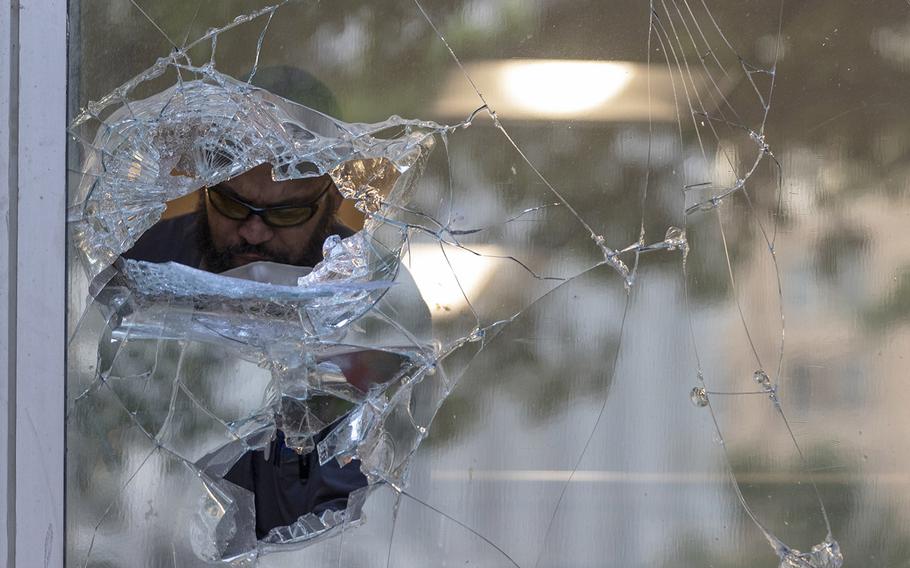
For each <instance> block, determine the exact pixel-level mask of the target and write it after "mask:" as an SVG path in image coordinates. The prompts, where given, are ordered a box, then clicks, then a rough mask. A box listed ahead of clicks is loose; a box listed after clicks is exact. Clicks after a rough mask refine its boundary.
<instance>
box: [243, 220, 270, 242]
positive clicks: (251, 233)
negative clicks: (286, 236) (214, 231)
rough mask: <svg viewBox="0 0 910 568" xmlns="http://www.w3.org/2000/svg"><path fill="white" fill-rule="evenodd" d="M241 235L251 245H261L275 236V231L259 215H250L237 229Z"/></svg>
mask: <svg viewBox="0 0 910 568" xmlns="http://www.w3.org/2000/svg"><path fill="white" fill-rule="evenodd" d="M237 233H238V234H239V235H240V237H241V238H242V239H243V240H245V241H246V242H247V243H249V244H251V245H259V244H262V243H264V242H266V241H268V240H270V239H271V238H272V237H274V236H275V231H274V230H273V229H272V228H271V227H269V226H268V225H266V224H265V223H263V222H262V219H260V218H259V216H258V215H250V216H249V217H248V218H247V219H246V220H245V221H244V222H243V223H241V224H240V228H239V229H238V230H237Z"/></svg>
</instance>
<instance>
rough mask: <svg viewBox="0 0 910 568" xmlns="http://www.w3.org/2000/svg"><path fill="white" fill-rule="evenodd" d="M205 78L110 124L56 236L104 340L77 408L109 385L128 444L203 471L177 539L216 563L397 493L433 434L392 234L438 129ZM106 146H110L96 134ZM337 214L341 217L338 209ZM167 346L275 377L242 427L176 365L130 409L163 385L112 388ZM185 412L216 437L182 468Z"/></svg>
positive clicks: (417, 300) (422, 358) (428, 382)
mask: <svg viewBox="0 0 910 568" xmlns="http://www.w3.org/2000/svg"><path fill="white" fill-rule="evenodd" d="M201 72H202V71H201ZM204 73H205V74H207V76H208V77H209V78H211V77H212V76H213V75H217V72H215V71H214V70H212V69H206V70H204ZM217 79H218V80H217V81H197V82H189V81H185V82H183V83H181V84H180V85H179V86H178V87H175V88H171V89H168V90H166V91H164V92H161V93H158V94H156V95H152V96H151V97H149V98H147V99H144V100H141V101H133V102H131V103H130V104H129V105H125V106H124V107H122V108H120V109H119V110H115V111H114V112H112V113H110V115H109V117H108V118H106V121H107V122H106V123H104V124H103V125H101V126H103V128H101V127H99V129H98V132H99V134H98V135H97V136H96V139H95V141H94V143H93V144H91V145H89V146H88V147H87V154H86V159H85V162H84V171H85V177H84V179H83V183H82V185H81V186H80V188H79V195H78V196H77V200H76V202H77V203H78V204H79V206H78V207H79V210H77V213H76V215H74V217H72V218H71V222H72V224H73V227H74V229H75V230H74V233H73V234H74V241H75V243H76V245H77V247H78V249H79V250H80V252H81V253H82V254H83V258H84V261H85V264H86V266H87V268H88V270H89V274H90V275H94V276H95V278H94V281H93V284H92V286H91V290H92V295H93V297H94V307H95V308H96V309H99V310H100V311H101V312H102V313H103V314H105V316H104V317H105V321H106V322H107V325H106V330H107V331H106V332H105V333H103V334H102V336H101V338H100V339H99V359H98V365H97V368H98V371H97V375H96V378H95V381H94V383H93V384H97V385H99V386H90V387H89V388H87V389H85V391H84V392H82V393H81V394H80V395H79V396H78V397H76V400H75V403H77V404H78V403H79V402H81V401H84V400H88V399H90V398H91V397H93V396H95V394H96V389H97V388H102V385H103V388H107V389H109V390H111V392H113V393H114V395H115V396H116V397H117V400H118V404H120V405H121V406H122V407H123V409H124V410H125V411H126V412H127V414H128V416H129V417H130V420H131V421H132V423H133V424H132V428H135V429H138V430H139V431H140V432H142V433H144V435H145V436H146V437H147V438H149V440H150V441H152V442H154V444H155V447H156V448H157V449H158V451H160V452H163V453H166V454H168V455H170V456H171V457H172V458H174V459H178V460H180V461H182V462H183V463H184V464H185V465H186V466H187V467H189V468H190V469H192V470H193V471H195V472H196V474H197V476H198V479H199V483H201V484H202V486H203V487H204V488H205V490H204V491H202V493H201V495H202V497H201V502H200V503H199V506H198V509H197V514H196V515H195V517H194V520H193V521H191V531H190V533H191V534H192V545H193V549H194V550H195V551H196V553H197V554H198V555H199V556H201V557H203V558H206V559H209V560H218V559H222V560H223V559H227V558H233V557H237V556H244V555H254V556H255V555H258V554H260V553H261V552H262V551H263V550H265V549H266V548H268V547H269V546H273V545H283V544H300V543H304V542H309V541H312V540H313V539H315V538H317V537H321V536H323V535H327V534H330V533H331V532H332V529H335V528H340V527H341V526H343V525H345V524H350V523H352V522H357V521H358V519H359V518H360V508H361V507H362V504H363V500H364V499H365V497H366V493H367V490H368V489H369V487H370V486H372V485H374V484H375V483H378V482H391V483H400V480H401V479H402V477H403V476H404V475H405V473H406V469H407V458H408V457H409V456H410V455H411V454H412V453H413V451H414V449H415V448H416V446H417V445H418V444H419V443H420V441H421V439H422V438H423V437H424V436H425V434H426V427H427V426H428V420H430V419H431V418H432V416H424V415H420V414H417V413H412V409H411V405H412V397H413V396H423V397H427V396H429V397H431V398H432V397H435V398H436V399H437V400H436V401H435V402H433V403H431V404H432V405H433V406H434V407H438V404H439V403H440V402H441V398H440V397H444V396H445V393H446V392H447V387H446V386H445V378H444V374H443V373H442V372H437V369H436V360H437V358H438V353H437V347H436V346H435V345H434V344H433V343H432V341H430V336H431V334H430V333H429V330H430V318H429V312H428V310H427V309H426V306H425V304H424V303H423V300H422V297H421V294H420V292H419V290H418V289H417V287H416V286H415V284H414V281H413V280H412V279H411V278H410V276H409V275H408V273H407V270H406V269H404V268H402V267H401V262H400V257H401V256H402V247H403V246H404V245H405V243H406V234H407V228H408V223H407V222H405V221H403V220H401V219H400V217H402V216H403V215H406V214H407V207H406V204H407V201H408V196H409V195H410V192H411V189H412V186H413V185H414V184H415V183H416V181H417V180H418V179H419V177H420V173H421V171H422V168H423V163H424V162H425V161H426V157H427V155H428V154H429V152H430V150H431V149H432V148H433V145H434V136H436V135H437V134H438V133H439V132H442V131H444V129H443V128H442V127H437V129H436V131H434V130H433V128H432V126H431V125H429V124H428V123H423V124H421V125H420V126H419V127H416V128H411V127H410V126H407V127H401V125H402V124H403V123H405V122H406V121H404V120H401V119H394V120H392V121H390V122H389V123H388V124H380V125H375V126H374V125H356V126H355V125H346V124H344V123H341V122H339V121H337V120H335V119H333V118H331V117H328V116H325V115H321V114H319V113H317V112H315V111H312V110H311V109H308V108H306V107H303V106H301V105H296V104H295V103H291V102H290V101H285V100H283V99H280V98H278V97H275V96H274V95H271V94H270V93H268V92H266V91H263V90H261V89H251V88H249V86H248V85H247V84H245V83H240V82H237V81H234V80H233V79H230V78H229V77H226V76H220V75H219V76H218V77H217ZM226 94H231V95H232V96H226ZM264 103H268V104H264ZM220 105H226V106H227V107H228V108H229V110H230V112H227V111H226V109H225V108H224V107H223V106H220ZM238 116H240V117H242V118H239V119H238V118H237V117H238ZM243 117H245V118H243ZM82 120H90V117H83V118H82ZM291 121H294V122H291ZM290 124H293V125H294V127H293V128H289V125H290ZM111 129H117V130H118V132H120V133H121V136H118V137H117V138H116V140H112V139H110V138H106V137H105V136H104V135H103V132H105V131H108V130H111ZM396 129H397V131H398V132H399V135H398V136H397V137H393V136H387V137H385V138H383V139H376V138H373V137H372V136H371V132H374V131H385V132H389V131H391V130H396ZM99 157H101V159H100V160H99V159H98V158H99ZM175 198H176V199H175ZM343 202H344V203H350V204H353V206H352V207H351V208H349V209H348V210H347V211H346V212H345V211H343V209H342V208H341V205H342V203H343ZM162 213H163V214H164V215H163V217H164V218H163V219H162V220H160V221H157V222H156V219H157V218H158V217H160V216H161V215H162ZM345 216H347V219H349V220H350V221H349V224H346V223H345V222H344V221H345ZM355 229H357V230H355ZM121 253H122V255H121ZM109 259H114V260H113V262H112V263H110V264H109ZM108 264H109V265H108ZM386 311H390V312H392V313H396V312H397V313H404V314H405V315H399V316H398V317H396V318H395V319H394V320H393V319H391V318H390V317H388V316H387V315H386V314H385V312H386ZM162 342H165V343H167V342H176V344H177V345H178V346H179V347H178V349H179V352H180V353H181V355H180V358H181V359H180V360H182V359H183V357H184V355H183V353H185V352H186V350H187V349H197V347H194V346H200V345H201V346H206V348H208V349H210V350H215V352H216V353H217V356H216V358H217V360H218V361H220V362H221V363H224V362H225V361H234V360H236V361H239V362H243V361H246V362H248V363H253V364H254V365H255V366H256V367H257V368H259V369H262V370H265V371H267V372H268V373H269V375H270V379H269V380H268V382H267V383H266V385H265V387H264V388H263V389H261V392H260V393H259V396H258V398H257V397H255V396H253V397H247V399H246V400H245V401H244V402H243V405H242V408H243V409H244V410H243V411H239V412H238V411H234V412H233V414H229V413H228V414H227V415H224V414H221V413H218V412H216V411H215V410H214V408H213V407H209V406H208V405H205V404H203V403H202V402H201V401H202V400H203V398H204V397H203V395H202V394H200V393H199V392H197V390H195V389H194V387H193V386H192V382H193V381H194V380H195V379H194V378H193V377H190V376H184V375H183V374H182V373H181V372H180V369H181V366H180V365H179V364H178V369H177V370H176V371H175V377H174V378H173V379H172V380H173V382H172V383H171V385H170V388H169V389H168V388H164V389H162V388H155V389H152V390H149V391H147V392H146V393H145V394H144V395H139V396H140V400H141V401H142V402H141V403H139V402H137V401H136V400H135V398H134V396H135V395H136V393H130V392H127V391H129V389H131V388H132V387H130V386H128V385H129V384H130V382H131V381H132V380H133V379H135V378H136V377H140V376H141V377H143V379H142V380H143V381H146V384H148V381H149V380H151V379H153V377H155V376H157V375H156V374H155V373H141V372H140V373H134V372H132V371H129V372H123V371H122V370H121V369H122V368H123V367H122V365H123V361H129V360H132V356H131V355H130V352H131V350H132V351H135V350H136V349H138V350H139V351H142V350H143V349H145V351H146V352H151V348H150V347H148V346H150V345H154V346H155V348H154V350H153V353H154V357H155V358H156V359H157V357H158V356H159V355H161V356H173V351H170V350H168V349H161V348H160V347H159V345H160V344H161V343H162ZM154 364H155V366H156V367H157V364H158V362H157V360H156V362H155V363H154ZM209 366H210V365H204V367H205V368H209ZM216 366H217V364H216V363H212V364H211V367H216ZM428 377H432V378H428ZM165 384H167V383H165ZM160 386H161V385H159V387H160ZM226 388H227V387H226ZM124 389H127V390H124ZM217 389H218V387H215V390H216V391H217ZM183 395H185V396H187V397H189V399H190V400H191V401H192V402H193V404H192V408H193V412H201V413H203V414H205V415H206V416H207V417H208V418H210V419H212V420H214V421H215V423H216V424H217V426H215V428H214V429H215V430H217V431H218V435H214V436H211V437H210V438H211V439H210V440H209V441H208V442H206V441H204V440H203V441H202V442H199V441H197V442H196V443H195V445H194V444H190V445H191V447H192V450H193V451H188V450H187V449H186V445H187V443H189V442H188V441H187V440H186V439H181V438H180V437H179V436H178V437H177V438H176V439H173V437H174V436H177V435H176V434H174V432H173V430H174V429H175V428H179V426H178V425H179V424H180V423H181V421H182V420H183V417H182V416H181V414H192V412H188V411H187V412H183V413H181V411H180V410H178V407H179V399H180V397H181V396H183ZM156 396H158V397H159V398H158V399H157V400H156V399H155V397H156ZM164 402H166V406H167V410H166V411H164V412H160V413H158V415H164V416H166V418H164V419H163V420H160V421H158V422H156V421H155V420H153V419H151V422H149V420H150V418H149V417H150V416H152V417H154V416H156V413H155V412H152V413H151V414H149V413H148V409H150V408H154V407H156V406H160V405H161V404H163V403H164ZM181 410H186V409H181ZM389 428H392V429H394V431H395V434H394V435H392V434H390V433H389V432H388V431H387V430H388V429H389ZM165 440H170V441H169V442H168V443H165ZM218 440H220V442H218V443H215V442H216V441H218ZM224 440H227V441H226V442H225V441H224ZM93 542H94V540H93ZM264 547H265V548H264ZM88 554H91V547H90V549H89V552H88Z"/></svg>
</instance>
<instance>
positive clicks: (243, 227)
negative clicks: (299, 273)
mask: <svg viewBox="0 0 910 568" xmlns="http://www.w3.org/2000/svg"><path fill="white" fill-rule="evenodd" d="M327 187H328V188H329V189H328V191H325V190H326V188H327ZM212 189H213V190H214V191H217V192H219V194H220V195H221V196H227V197H228V198H233V199H234V200H237V201H240V202H243V203H247V204H250V205H252V206H254V207H259V208H266V207H275V206H284V205H291V206H308V205H315V206H316V208H317V209H316V213H315V215H313V216H312V218H310V219H309V220H307V221H306V222H304V223H301V224H298V225H294V226H290V227H275V226H270V225H269V224H267V223H266V222H265V220H264V219H263V218H262V217H260V216H259V215H255V214H252V213H250V214H249V215H248V216H247V217H246V218H245V219H240V220H237V219H231V218H229V217H228V216H226V215H225V214H224V213H222V212H221V211H219V208H218V207H216V206H215V205H214V204H213V203H212V198H207V199H205V206H204V209H203V215H202V219H201V221H202V223H201V225H202V226H200V231H201V234H200V240H201V241H202V243H201V245H202V252H203V255H204V263H205V268H206V269H208V270H211V271H213V272H223V271H224V270H229V269H231V268H236V267H238V266H242V265H244V264H247V263H250V262H256V261H260V260H268V261H272V262H280V263H282V264H293V265H298V266H313V265H314V264H316V262H318V261H320V260H321V259H322V253H321V250H322V243H323V242H324V241H325V238H326V237H327V236H328V231H329V228H330V227H331V224H332V220H333V219H334V215H335V212H336V210H337V209H338V206H339V205H340V203H341V199H342V198H341V195H340V194H339V193H338V191H337V189H335V188H334V186H331V179H330V178H329V176H327V175H323V176H320V177H316V178H305V179H294V180H286V181H273V180H272V166H271V165H270V164H261V165H259V166H256V167H255V168H253V169H251V170H249V171H247V172H244V173H243V174H240V175H239V176H237V177H235V178H232V179H230V180H228V181H225V182H222V183H220V184H218V186H215V187H214V188H212ZM210 191H211V190H210ZM320 194H322V196H321V197H320ZM235 208H236V207H235ZM240 211H241V212H243V208H240ZM234 216H236V215H234ZM205 225H207V226H208V231H206V230H205Z"/></svg>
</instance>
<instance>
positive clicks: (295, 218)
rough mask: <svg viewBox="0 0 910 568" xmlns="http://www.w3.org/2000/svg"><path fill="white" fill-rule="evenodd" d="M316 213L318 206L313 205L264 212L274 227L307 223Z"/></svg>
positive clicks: (265, 217)
mask: <svg viewBox="0 0 910 568" xmlns="http://www.w3.org/2000/svg"><path fill="white" fill-rule="evenodd" d="M314 213H316V206H314V205H311V206H309V207H286V208H282V209H270V210H268V211H266V212H264V213H263V217H264V220H265V222H266V223H268V224H269V225H272V226H274V227H292V226H294V225H300V224H301V223H306V222H307V221H309V220H310V218H311V217H312V216H313V214H314Z"/></svg>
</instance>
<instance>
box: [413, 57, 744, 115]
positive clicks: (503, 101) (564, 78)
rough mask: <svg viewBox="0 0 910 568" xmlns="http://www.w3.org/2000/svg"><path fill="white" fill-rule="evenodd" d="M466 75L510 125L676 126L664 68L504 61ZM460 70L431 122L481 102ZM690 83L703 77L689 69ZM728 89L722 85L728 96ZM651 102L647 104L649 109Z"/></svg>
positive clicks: (471, 68) (479, 64) (476, 66)
mask: <svg viewBox="0 0 910 568" xmlns="http://www.w3.org/2000/svg"><path fill="white" fill-rule="evenodd" d="M464 72H466V73H467V74H468V75H469V76H470V77H471V79H472V80H473V81H474V83H476V84H477V87H478V88H479V89H480V92H482V93H483V95H484V98H485V99H486V100H487V101H488V102H489V103H490V105H491V106H492V107H493V108H494V109H495V110H496V111H497V112H498V113H499V115H500V117H502V118H504V119H508V120H554V119H555V120H579V121H592V122H593V121H597V122H608V121H618V122H636V121H647V120H651V121H660V122H675V121H676V117H677V109H676V105H677V100H676V99H675V98H674V90H673V76H672V74H671V73H670V71H669V70H668V69H667V68H665V67H660V66H652V67H650V68H649V67H648V65H647V64H646V63H634V62H631V61H597V60H588V61H584V60H572V59H507V60H492V61H473V62H467V63H465V64H464ZM464 72H462V70H461V69H453V70H452V71H451V72H450V74H449V76H448V77H447V79H446V80H445V81H444V82H443V83H442V88H441V89H440V91H439V96H438V98H437V99H436V100H435V102H434V104H433V108H432V110H431V111H430V112H431V113H432V114H433V115H434V116H435V118H438V119H440V120H451V119H456V118H462V119H463V118H464V117H465V116H467V115H469V114H471V112H472V111H474V110H475V109H477V107H479V106H480V105H481V104H482V103H481V101H480V99H479V97H478V96H477V93H476V92H475V91H474V88H473V87H472V86H471V83H470V82H468V81H467V80H466V79H465V76H464ZM689 81H690V84H691V85H694V86H696V87H697V88H699V89H700V88H702V86H703V85H704V83H705V77H704V76H703V74H702V73H699V72H698V71H697V70H692V72H691V77H690V79H689ZM731 86H732V84H730V85H728V84H726V83H723V82H722V85H721V88H722V89H723V90H724V91H725V92H726V90H728V89H729V88H730V87H731ZM649 101H650V104H649Z"/></svg>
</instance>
